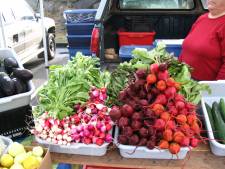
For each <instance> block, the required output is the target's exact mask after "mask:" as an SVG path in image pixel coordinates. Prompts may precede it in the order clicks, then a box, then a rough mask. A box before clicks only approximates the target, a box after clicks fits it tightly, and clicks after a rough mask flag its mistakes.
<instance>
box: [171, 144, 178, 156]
mask: <svg viewBox="0 0 225 169" xmlns="http://www.w3.org/2000/svg"><path fill="white" fill-rule="evenodd" d="M169 151H170V153H171V154H178V153H179V152H180V145H179V144H177V143H171V144H170V146H169Z"/></svg>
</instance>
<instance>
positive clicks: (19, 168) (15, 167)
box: [10, 163, 24, 169]
mask: <svg viewBox="0 0 225 169" xmlns="http://www.w3.org/2000/svg"><path fill="white" fill-rule="evenodd" d="M10 169H24V168H23V166H22V165H21V164H18V163H16V164H13V165H12V167H10Z"/></svg>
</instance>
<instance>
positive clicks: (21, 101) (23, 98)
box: [0, 48, 35, 112]
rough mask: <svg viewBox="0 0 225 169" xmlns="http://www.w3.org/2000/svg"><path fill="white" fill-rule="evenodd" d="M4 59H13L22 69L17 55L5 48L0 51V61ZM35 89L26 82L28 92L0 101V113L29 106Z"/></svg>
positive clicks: (30, 82)
mask: <svg viewBox="0 0 225 169" xmlns="http://www.w3.org/2000/svg"><path fill="white" fill-rule="evenodd" d="M5 57H13V58H15V59H16V61H17V62H18V65H19V67H20V68H23V65H22V64H21V62H20V60H19V58H18V57H17V54H16V53H15V52H14V50H13V49H10V48H6V49H0V60H2V59H4V58H5ZM34 91H35V87H34V85H33V83H32V81H31V80H30V81H29V82H28V92H25V93H20V94H16V95H13V96H8V97H4V98H1V99H0V112H3V111H7V110H12V109H15V108H18V107H22V106H26V105H29V104H30V101H31V95H32V93H34Z"/></svg>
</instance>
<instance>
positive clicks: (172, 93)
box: [164, 87, 176, 99]
mask: <svg viewBox="0 0 225 169" xmlns="http://www.w3.org/2000/svg"><path fill="white" fill-rule="evenodd" d="M164 94H165V95H166V97H167V98H168V99H173V98H174V97H175V94H176V88H175V87H168V88H167V89H166V90H165V91H164Z"/></svg>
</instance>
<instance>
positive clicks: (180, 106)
mask: <svg viewBox="0 0 225 169" xmlns="http://www.w3.org/2000/svg"><path fill="white" fill-rule="evenodd" d="M175 107H176V108H177V110H182V109H183V108H184V107H185V104H184V102H183V101H177V102H176V103H175Z"/></svg>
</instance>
